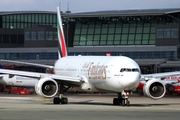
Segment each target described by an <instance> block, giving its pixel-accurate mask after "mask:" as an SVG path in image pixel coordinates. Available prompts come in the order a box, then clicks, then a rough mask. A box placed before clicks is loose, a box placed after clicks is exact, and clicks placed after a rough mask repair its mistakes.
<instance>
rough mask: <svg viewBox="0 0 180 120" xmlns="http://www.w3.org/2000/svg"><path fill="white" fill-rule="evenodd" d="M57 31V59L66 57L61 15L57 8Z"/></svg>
mask: <svg viewBox="0 0 180 120" xmlns="http://www.w3.org/2000/svg"><path fill="white" fill-rule="evenodd" d="M57 31H58V40H59V47H58V49H59V50H58V54H59V58H61V57H66V56H67V48H66V42H65V37H64V31H63V27H62V19H61V13H60V9H59V7H57Z"/></svg>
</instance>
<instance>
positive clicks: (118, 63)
mask: <svg viewBox="0 0 180 120" xmlns="http://www.w3.org/2000/svg"><path fill="white" fill-rule="evenodd" d="M121 69H124V71H123V72H122V71H121ZM135 70H136V71H135ZM137 70H138V71H137ZM120 71H121V72H120ZM54 72H55V74H57V75H63V76H72V77H82V78H83V80H84V81H85V83H86V84H87V85H89V86H91V87H92V89H91V90H90V91H89V92H103V91H109V92H110V91H112V92H121V91H122V90H133V89H135V88H136V87H137V86H138V85H139V81H140V74H141V72H140V68H139V65H138V64H137V63H136V62H135V61H134V60H132V59H130V58H128V57H124V56H116V57H115V56H114V57H113V56H68V57H64V58H61V59H59V60H58V61H57V62H56V63H55V67H54ZM82 90H83V89H82Z"/></svg>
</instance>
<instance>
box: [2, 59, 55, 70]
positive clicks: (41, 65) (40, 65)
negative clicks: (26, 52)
mask: <svg viewBox="0 0 180 120" xmlns="http://www.w3.org/2000/svg"><path fill="white" fill-rule="evenodd" d="M0 61H1V62H9V63H17V64H23V65H31V66H38V67H42V68H50V69H52V68H54V66H51V65H43V64H37V63H28V62H20V61H13V60H3V59H0Z"/></svg>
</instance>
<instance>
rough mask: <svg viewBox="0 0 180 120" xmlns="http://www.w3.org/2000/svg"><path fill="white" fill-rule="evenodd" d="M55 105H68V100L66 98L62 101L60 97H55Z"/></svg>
mask: <svg viewBox="0 0 180 120" xmlns="http://www.w3.org/2000/svg"><path fill="white" fill-rule="evenodd" d="M53 103H54V104H68V99H67V98H66V97H64V98H61V99H60V98H59V97H55V98H54V99H53Z"/></svg>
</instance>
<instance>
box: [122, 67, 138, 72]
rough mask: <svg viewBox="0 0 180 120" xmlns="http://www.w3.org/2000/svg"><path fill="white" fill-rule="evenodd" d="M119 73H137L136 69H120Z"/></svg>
mask: <svg viewBox="0 0 180 120" xmlns="http://www.w3.org/2000/svg"><path fill="white" fill-rule="evenodd" d="M120 72H139V70H138V69H137V68H132V69H131V68H121V70H120Z"/></svg>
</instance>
